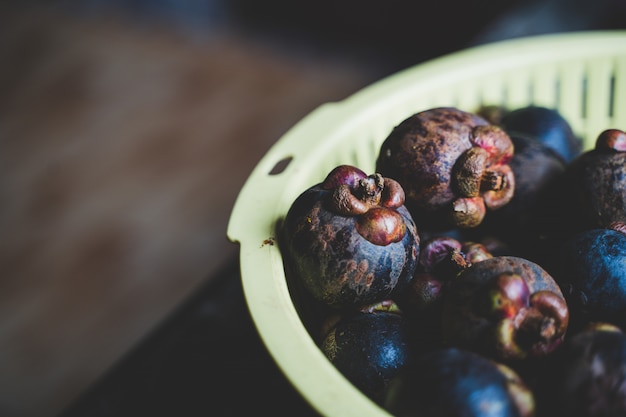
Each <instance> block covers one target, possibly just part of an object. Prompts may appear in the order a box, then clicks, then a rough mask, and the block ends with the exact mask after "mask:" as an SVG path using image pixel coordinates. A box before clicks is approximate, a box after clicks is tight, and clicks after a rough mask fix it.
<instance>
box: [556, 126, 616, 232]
mask: <svg viewBox="0 0 626 417" xmlns="http://www.w3.org/2000/svg"><path fill="white" fill-rule="evenodd" d="M555 195H557V198H558V200H559V201H556V202H555V203H556V206H557V207H558V208H559V213H557V214H556V215H555V217H556V218H557V219H558V218H560V219H561V226H560V227H561V228H562V229H564V230H569V231H571V232H578V231H583V230H587V229H593V228H603V227H607V226H608V225H609V224H611V223H612V222H626V132H624V131H622V130H618V129H607V130H605V131H603V132H601V133H600V134H599V135H598V137H597V139H596V144H595V148H594V149H591V150H588V151H586V152H584V153H583V154H581V155H580V156H579V157H578V158H576V159H575V160H574V161H572V162H571V163H570V164H569V165H568V166H567V169H566V172H565V175H564V178H563V181H562V184H561V185H560V189H559V190H555Z"/></svg>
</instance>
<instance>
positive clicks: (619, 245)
mask: <svg viewBox="0 0 626 417" xmlns="http://www.w3.org/2000/svg"><path fill="white" fill-rule="evenodd" d="M625 231H626V226H625V225H624V224H623V223H616V224H613V225H611V226H609V227H608V228H602V229H591V230H588V231H585V232H580V233H579V234H577V235H576V236H574V237H573V238H571V239H570V240H568V241H567V242H566V243H565V244H564V245H563V246H562V247H561V250H560V256H559V258H558V264H557V267H555V272H554V274H553V275H554V278H555V279H556V280H557V282H558V283H559V284H560V285H561V288H563V292H564V294H565V297H566V299H567V302H568V305H569V309H570V314H571V317H572V324H573V325H574V324H575V325H576V326H577V327H581V326H584V325H586V324H587V323H588V322H594V321H603V322H609V323H613V324H615V325H617V326H620V327H622V328H623V329H626V234H625Z"/></svg>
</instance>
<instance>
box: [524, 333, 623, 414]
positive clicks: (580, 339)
mask: <svg viewBox="0 0 626 417" xmlns="http://www.w3.org/2000/svg"><path fill="white" fill-rule="evenodd" d="M535 392H536V393H537V396H536V398H537V411H538V412H537V417H553V416H571V417H613V416H624V415H626V335H624V333H623V332H621V331H615V330H585V331H581V332H579V333H577V334H575V335H572V336H571V337H569V338H568V339H567V340H566V341H565V343H564V344H563V345H562V346H561V348H559V350H558V351H557V352H556V353H555V355H554V357H553V358H551V360H550V361H549V362H546V364H545V367H544V369H543V377H542V378H541V379H540V383H539V385H538V387H537V388H536V389H535Z"/></svg>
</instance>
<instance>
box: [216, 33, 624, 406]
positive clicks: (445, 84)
mask: <svg viewBox="0 0 626 417" xmlns="http://www.w3.org/2000/svg"><path fill="white" fill-rule="evenodd" d="M483 104H486V105H503V106H506V107H507V108H510V109H513V108H516V107H521V106H525V105H528V104H538V105H543V106H547V107H552V108H556V109H558V110H559V111H560V112H561V114H563V116H565V118H566V119H567V120H568V121H569V122H570V124H571V125H572V127H573V129H574V131H575V132H576V133H577V134H578V135H579V136H581V137H582V138H583V139H584V140H585V143H586V147H587V148H590V147H591V146H593V143H594V141H595V138H596V137H597V135H598V134H599V133H600V132H601V131H602V130H604V129H607V128H619V129H626V31H611V32H584V33H569V34H556V35H543V36H536V37H532V38H524V39H517V40H510V41H503V42H498V43H494V44H490V45H486V46H480V47H476V48H472V49H468V50H465V51H462V52H458V53H455V54H451V55H448V56H445V57H442V58H439V59H436V60H433V61H430V62H427V63H424V64H420V65H417V66H415V67H413V68H409V69H407V70H404V71H402V72H400V73H397V74H395V75H393V76H391V77H388V78H386V79H383V80H381V81H379V82H377V83H375V84H373V85H371V86H369V87H367V88H365V89H363V90H361V91H360V92H358V93H356V94H354V95H353V96H351V97H349V98H347V99H346V100H344V101H342V102H338V103H328V104H324V105H322V106H321V107H319V108H318V109H316V110H315V111H314V112H312V113H311V114H309V115H308V116H307V117H305V118H304V119H303V120H302V121H300V122H299V123H298V124H297V125H295V126H294V127H293V128H292V129H291V130H290V131H289V132H287V133H286V134H285V135H284V136H283V137H282V138H280V139H279V140H278V141H277V143H276V144H275V145H274V146H273V147H272V148H271V149H270V151H269V152H268V153H267V154H266V155H265V156H264V157H263V158H262V159H261V161H260V162H259V163H258V165H257V166H256V167H255V169H254V170H253V172H252V173H251V175H250V177H249V178H248V180H247V182H246V183H245V185H244V187H243V188H242V190H241V192H240V194H239V196H238V199H237V201H236V203H235V207H234V209H233V211H232V214H231V218H230V222H229V225H228V237H229V238H230V239H231V240H232V241H233V242H238V243H239V244H240V265H241V278H242V282H243V287H244V292H245V296H246V300H247V303H248V307H249V310H250V313H251V315H252V317H253V319H254V322H255V324H256V326H257V329H258V332H259V334H260V336H261V338H262V340H263V342H264V343H265V345H266V347H267V349H268V350H269V352H270V354H271V355H272V356H273V358H274V359H275V361H276V363H277V365H278V366H279V367H280V369H281V370H282V371H283V372H284V374H285V376H286V377H287V378H288V379H289V380H290V381H291V382H292V384H293V385H294V386H295V388H296V389H297V390H298V391H299V392H300V393H301V394H302V395H303V397H304V398H305V399H306V400H307V401H308V402H309V403H310V404H311V405H312V406H313V407H314V408H315V409H316V410H317V411H318V412H319V413H320V414H322V415H325V416H337V417H349V416H359V417H366V416H379V417H380V416H388V413H386V412H385V411H384V410H382V409H381V408H380V407H378V406H377V405H375V404H374V403H373V402H371V401H370V400H369V399H368V398H366V397H365V396H364V395H363V394H362V393H361V392H360V391H358V390H357V389H356V388H354V387H353V386H352V385H351V384H350V383H349V382H348V381H347V380H346V379H345V378H344V377H343V376H342V375H341V374H340V373H339V372H338V371H337V370H336V369H335V368H334V366H333V365H332V364H331V363H330V362H329V361H328V360H327V359H326V358H325V357H324V355H323V354H322V352H321V351H320V350H319V348H318V347H317V346H316V345H315V343H314V341H313V340H312V339H311V337H310V336H309V334H308V332H307V330H306V329H305V328H304V326H303V324H302V322H301V321H300V318H299V316H298V314H297V311H296V308H295V306H294V304H293V302H292V298H291V297H290V294H289V289H288V287H287V284H286V281H285V272H284V269H283V263H282V257H281V253H280V250H279V248H278V245H276V244H272V243H274V242H275V237H276V226H277V222H278V221H279V220H280V219H281V218H282V217H283V216H284V215H285V213H286V212H287V210H288V209H289V207H290V205H291V203H292V202H293V201H294V200H295V198H296V197H297V196H298V195H299V194H300V193H301V192H302V191H304V190H305V189H306V188H308V187H310V186H311V185H314V184H316V183H318V182H320V181H322V180H323V179H324V177H325V176H326V174H327V173H328V172H329V171H330V170H331V169H332V168H334V167H335V166H337V165H339V164H352V165H355V166H358V167H359V168H361V169H362V170H364V171H365V172H368V173H371V172H373V170H374V165H375V160H376V157H377V154H378V151H379V147H380V145H381V144H382V142H383V140H384V139H385V138H386V137H387V135H388V134H389V132H390V131H391V130H392V129H393V127H394V126H396V125H397V124H398V123H399V122H400V121H402V120H404V119H405V118H406V117H408V116H410V115H411V114H413V113H416V112H418V111H421V110H426V109H428V108H431V107H436V106H454V107H458V108H460V109H462V110H467V111H474V110H476V109H477V108H478V107H479V106H481V105H483ZM285 163H287V165H286V168H284V170H282V171H281V172H279V173H274V172H275V171H277V170H275V167H276V166H277V165H278V166H284V164H285Z"/></svg>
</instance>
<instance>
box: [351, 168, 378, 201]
mask: <svg viewBox="0 0 626 417" xmlns="http://www.w3.org/2000/svg"><path fill="white" fill-rule="evenodd" d="M384 185H385V181H384V179H383V177H382V175H380V174H373V175H370V176H368V177H365V178H362V179H361V180H359V185H358V188H357V189H356V190H355V191H354V195H355V196H356V197H357V198H359V199H360V200H362V201H363V202H365V203H367V204H369V205H370V206H375V205H377V204H378V203H380V198H381V195H382V192H383V188H384Z"/></svg>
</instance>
